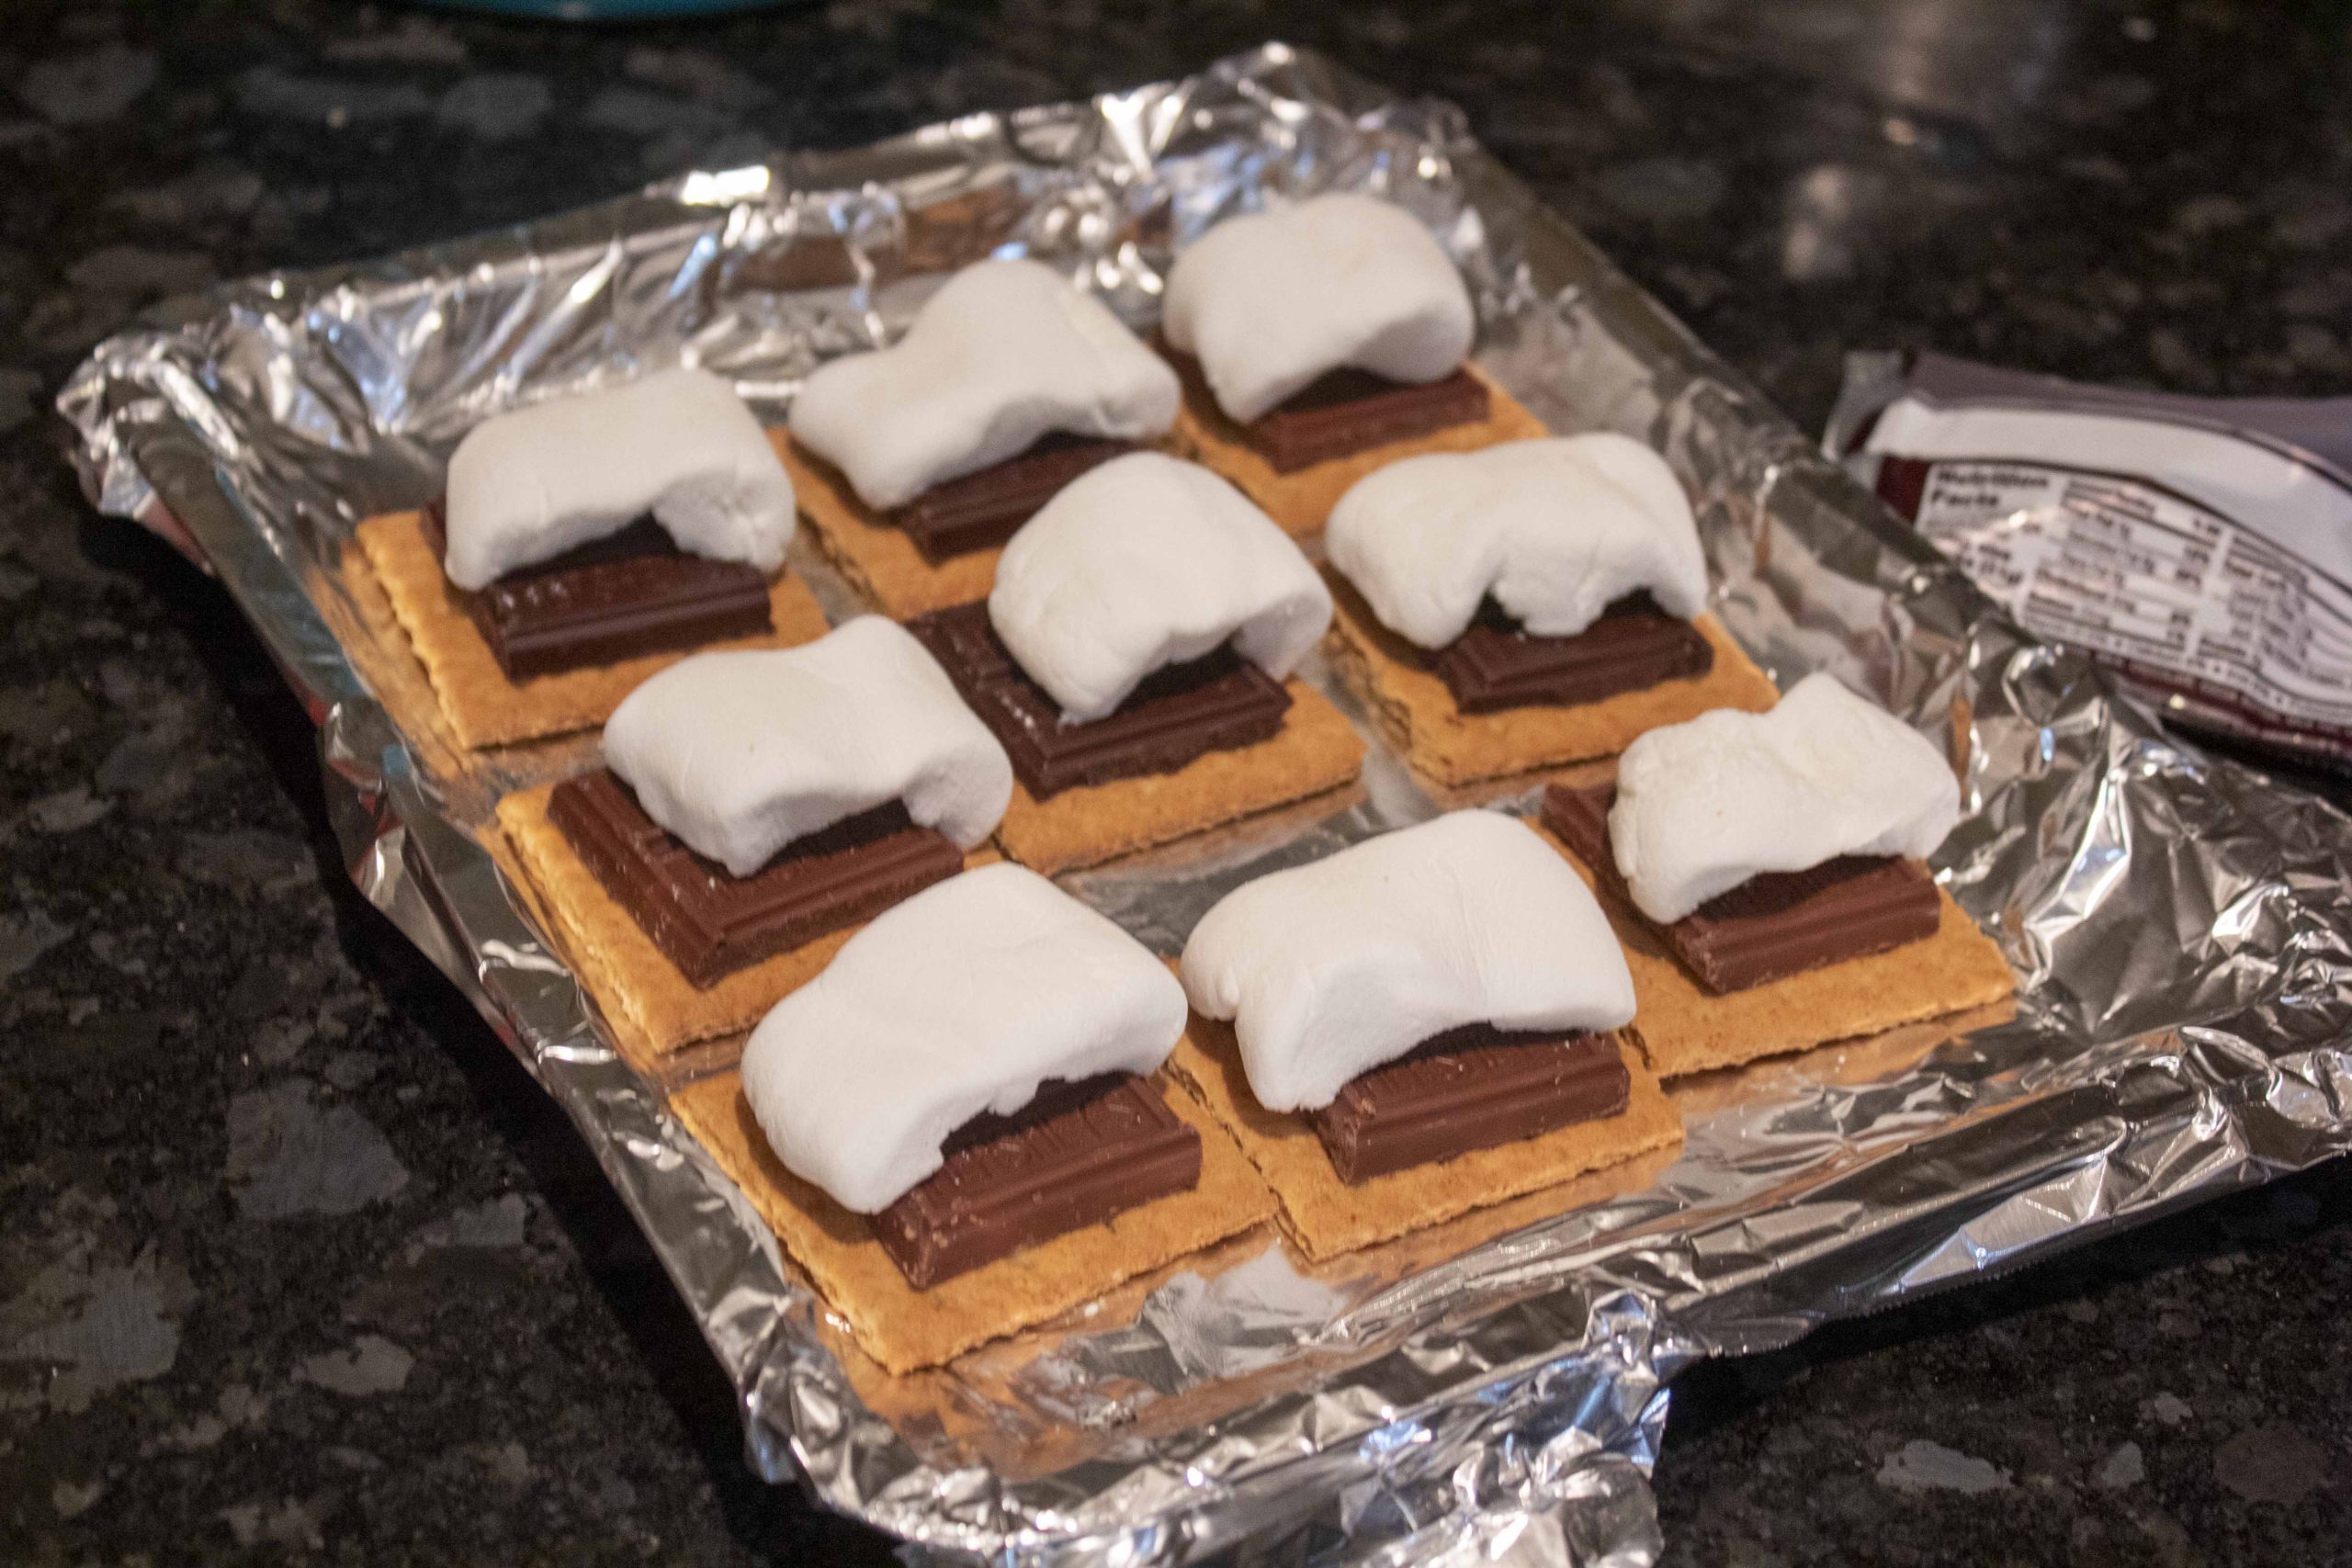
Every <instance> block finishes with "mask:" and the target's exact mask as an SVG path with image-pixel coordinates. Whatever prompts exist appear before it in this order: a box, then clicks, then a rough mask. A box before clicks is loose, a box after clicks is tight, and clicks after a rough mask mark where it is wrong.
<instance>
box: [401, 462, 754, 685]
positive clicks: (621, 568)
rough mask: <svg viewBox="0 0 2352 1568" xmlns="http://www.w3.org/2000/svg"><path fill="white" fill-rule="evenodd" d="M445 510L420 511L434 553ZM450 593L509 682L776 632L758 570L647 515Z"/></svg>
mask: <svg viewBox="0 0 2352 1568" xmlns="http://www.w3.org/2000/svg"><path fill="white" fill-rule="evenodd" d="M442 504H443V503H442V502H439V501H435V502H433V503H432V504H431V505H430V506H428V507H427V508H426V509H425V513H424V531H425V536H426V537H427V538H428V539H430V540H431V541H432V543H433V548H434V551H435V554H446V553H447V542H446V538H445V536H444V531H443V527H442V511H441V509H442ZM452 586H453V590H454V591H455V592H457V594H458V597H459V598H460V599H462V600H464V601H465V604H466V609H467V612H468V613H469V615H472V616H473V621H474V625H475V626H477V627H479V628H480V629H481V635H482V640H483V641H485V642H487V643H489V644H490V651H491V652H492V654H493V655H494V656H495V657H496V658H497V660H498V667H499V668H500V669H501V670H503V671H506V674H507V678H508V679H509V680H515V681H524V680H528V679H529V678H530V677H532V676H534V675H550V674H553V673H555V672H556V671H560V670H577V669H579V668H581V667H582V665H590V664H613V663H616V662H618V661H619V660H624V659H634V658H637V657H638V656H639V655H640V654H647V653H663V652H668V651H670V650H671V649H686V648H700V647H702V646H704V645H705V644H707V643H713V642H724V641H726V640H727V639H729V638H730V637H755V636H758V635H759V634H760V633H762V632H766V631H771V630H773V629H775V628H774V626H772V624H771V622H770V619H769V613H768V580H767V578H766V576H765V575H764V574H763V573H762V572H761V571H760V570H759V569H758V568H757V567H753V566H747V565H745V564H744V563H743V562H741V561H729V560H713V559H712V558H709V557H708V556H698V555H694V554H690V553H689V552H687V551H684V550H682V549H680V548H678V547H677V545H676V544H675V543H674V542H673V540H672V539H671V537H670V536H669V534H668V533H667V532H665V531H664V530H663V529H662V525H660V524H658V523H656V522H654V521H653V519H652V518H650V517H640V518H639V519H638V520H637V521H636V522H634V523H632V524H630V525H628V527H626V528H623V529H621V530H620V531H619V532H618V533H615V534H607V535H605V536H604V537H603V538H601V539H592V540H590V541H589V542H588V543H586V544H584V545H582V546H580V547H577V548H574V549H570V550H566V551H565V552H564V553H563V554H561V555H560V556H557V557H555V558H553V559H551V560H545V561H541V562H539V563H538V564H537V565H536V566H526V567H521V568H518V569H516V570H514V571H510V572H508V573H507V574H506V575H505V576H503V577H502V578H500V579H498V580H497V581H495V582H492V584H491V585H490V586H489V587H487V588H485V589H482V590H481V592H466V591H465V590H463V589H456V588H455V587H454V585H452Z"/></svg>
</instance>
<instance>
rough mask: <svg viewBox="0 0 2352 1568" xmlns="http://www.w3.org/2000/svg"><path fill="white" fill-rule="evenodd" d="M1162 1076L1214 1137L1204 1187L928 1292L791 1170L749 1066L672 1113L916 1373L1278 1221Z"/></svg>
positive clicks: (883, 1357) (838, 1305)
mask: <svg viewBox="0 0 2352 1568" xmlns="http://www.w3.org/2000/svg"><path fill="white" fill-rule="evenodd" d="M1154 1082H1155V1083H1157V1084H1158V1085H1159V1089H1160V1092H1161V1094H1162V1095H1163V1096H1164V1097H1165V1098H1166V1099H1167V1101H1168V1105H1169V1108H1170V1110H1172V1111H1175V1112H1176V1114H1177V1115H1179V1116H1181V1117H1182V1118H1183V1119H1184V1121H1185V1122H1188V1123H1190V1124H1191V1125H1192V1126H1193V1127H1194V1128H1195V1129H1197V1130H1198V1131H1199V1133H1200V1134H1201V1179H1200V1181H1199V1182H1198V1183H1197V1184H1196V1185H1195V1186H1194V1187H1193V1190H1191V1191H1189V1192H1176V1193H1171V1194H1170V1195H1169V1196H1167V1197H1165V1198H1159V1199H1155V1200H1153V1201H1151V1202H1148V1203H1146V1204H1143V1205H1141V1206H1140V1207H1137V1208H1134V1209H1130V1210H1128V1211H1127V1212H1126V1213H1123V1214H1115V1215H1114V1216H1112V1217H1111V1218H1110V1219H1108V1220H1106V1221H1104V1222H1103V1223H1102V1224H1094V1225H1089V1226H1087V1227H1086V1228H1085V1229H1083V1230H1077V1231H1071V1232H1069V1234H1067V1235H1058V1236H1055V1237H1054V1238H1052V1239H1051V1240H1049V1241H1043V1242H1040V1243H1038V1244H1037V1245H1036V1246H1035V1247H1023V1248H1022V1249H1021V1250H1020V1251H1018V1252H1016V1253H1014V1254H1013V1255H1012V1256H1011V1257H1010V1258H999V1259H998V1260H997V1261H995V1262H993V1263H989V1264H983V1265H982V1266H981V1267H979V1268H978V1269H973V1270H972V1271H971V1272H969V1273H967V1274H959V1275H957V1276H956V1277H955V1278H954V1279H952V1280H941V1281H940V1282H939V1283H938V1284H936V1285H933V1287H931V1289H929V1290H927V1291H918V1290H916V1289H915V1288H914V1287H913V1286H911V1285H910V1284H908V1283H907V1280H906V1276H904V1275H903V1274H901V1273H899V1268H898V1265H897V1264H895V1263H893V1262H891V1261H890V1258H889V1255H888V1254H887V1253H885V1252H884V1251H883V1250H882V1244H881V1243H879V1242H877V1241H876V1240H875V1239H874V1233H873V1231H872V1229H871V1228H870V1227H869V1226H868V1225H867V1224H866V1222H865V1218H864V1217H863V1216H862V1215H858V1214H854V1213H850V1212H849V1211H848V1210H846V1209H844V1208H842V1206H841V1205H840V1204H838V1203H836V1202H834V1201H832V1199H831V1198H830V1197H828V1196H827V1195H826V1194H825V1193H824V1192H823V1191H821V1190H819V1189H818V1188H816V1187H814V1186H812V1185H810V1184H809V1183H808V1182H806V1181H803V1180H801V1179H799V1178H798V1177H797V1176H795V1175H793V1174H792V1173H791V1172H790V1171H788V1170H786V1168H785V1167H784V1162H783V1161H781V1160H779V1159H777V1158H776V1156H775V1150H774V1149H772V1148H770V1147H769V1145H768V1141H767V1138H766V1136H765V1134H763V1133H762V1132H761V1131H760V1125H759V1122H757V1120H755V1119H754V1118H753V1116H752V1108H751V1104H750V1102H749V1101H748V1100H745V1099H744V1097H743V1082H742V1077H741V1074H740V1073H734V1072H729V1073H723V1074H720V1075H719V1076H718V1077H709V1078H705V1079H703V1080H702V1081H701V1082H699V1083H695V1084H691V1085H689V1086H687V1087H686V1088H685V1089H681V1090H680V1091H679V1092H678V1093H677V1094H675V1095H673V1097H672V1098H671V1100H670V1109H671V1110H672V1111H673V1112H675V1113H676V1115H677V1118H678V1120H679V1121H680V1122H682V1123H684V1126H685V1129H686V1131H687V1132H688V1133H690V1134H693V1135H694V1137H695V1141H696V1142H698V1143H700V1144H701V1145H702V1146H703V1147H704V1148H705V1149H707V1150H708V1151H709V1152H710V1156H711V1157H712V1158H713V1159H714V1160H716V1161H718V1168H719V1169H720V1170H722V1171H724V1172H726V1174H727V1177H728V1179H729V1180H731V1181H733V1182H734V1183H735V1185H736V1186H738V1187H740V1188H741V1189H742V1190H743V1195H744V1196H745V1197H747V1198H749V1199H750V1200H751V1201H752V1207H753V1208H754V1209H756V1210H758V1211H759V1213H760V1217H761V1218H762V1219H763V1220H765V1221H766V1222H767V1223H768V1226H769V1228H770V1229H771V1230H773V1231H774V1232H775V1237H776V1240H777V1241H778V1242H779V1243H781V1244H782V1246H783V1247H784V1249H785V1251H786V1252H787V1253H789V1254H791V1256H792V1258H793V1260H794V1261H795V1262H797V1263H798V1264H799V1265H800V1267H801V1268H802V1269H806V1270H807V1271H808V1273H809V1278H810V1279H811V1280H813V1281H814V1282H815V1284H816V1287H817V1289H818V1290H819V1291H820V1292H822V1293H823V1295H824V1297H825V1300H826V1302H827V1303H829V1304H830V1305H831V1307H832V1309H833V1311H834V1312H835V1313H836V1314H840V1316H842V1318H844V1319H846V1320H847V1321H848V1324H849V1327H850V1331H851V1333H852V1334H854V1336H855V1337H856V1338H857V1343H858V1346H859V1348H861V1349H863V1350H864V1351H865V1353H866V1354H867V1355H869V1356H871V1357H873V1358H874V1359H875V1360H876V1361H878V1362H880V1363H881V1364H882V1366H883V1367H885V1368H886V1369H888V1371H893V1372H907V1371H915V1370H917V1369H919V1368H922V1367H933V1366H938V1365H939V1364H941V1363H942V1362H944V1361H946V1360H947V1359H950V1358H951V1357H954V1356H956V1355H958V1354H960V1353H961V1352H963V1351H965V1350H968V1349H970V1348H973V1347H974V1346H977V1345H980V1344H983V1343H985V1342H987V1341H988V1340H990V1339H997V1338H1001V1337H1004V1336H1005V1335H1008V1334H1012V1333H1015V1332H1017V1331H1018V1330H1021V1329H1023V1328H1026V1327H1029V1326H1031V1325H1034V1324H1039V1323H1044V1322H1046V1321H1047V1320H1048V1319H1051V1318H1053V1317H1055V1316H1057V1315H1058V1314H1062V1313H1065V1312H1068V1311H1069V1310H1070V1309H1071V1308H1072V1307H1076V1306H1079V1305H1080V1304H1082V1303H1088V1302H1091V1301H1097V1300H1099V1299H1100V1298H1102V1297H1103V1294H1104V1293H1105V1292H1108V1291H1110V1290H1111V1289H1112V1288H1113V1287H1114V1286H1115V1285H1117V1284H1118V1283H1120V1281H1122V1280H1127V1279H1131V1278H1133V1277H1134V1276H1135V1275H1137V1274H1141V1273H1144V1272H1146V1271H1147V1270H1149V1269H1157V1268H1159V1266H1160V1265H1162V1264H1164V1263H1169V1262H1172V1261H1174V1260H1175V1259H1176V1258H1182V1257H1184V1256H1186V1255H1187V1254H1190V1253H1193V1252H1197V1251H1199V1250H1200V1249H1202V1248H1203V1247H1207V1246H1209V1245H1210V1244H1211V1243H1213V1242H1218V1241H1222V1240H1224V1239H1225V1238H1226V1237H1227V1236H1230V1235H1237V1234H1238V1233H1239V1232H1242V1231H1245V1230H1248V1229H1250V1227H1251V1226H1253V1225H1256V1224H1260V1223H1261V1222H1262V1221H1264V1220H1266V1219H1268V1218H1270V1217H1272V1214H1273V1212H1274V1200H1273V1194H1272V1193H1270V1192H1268V1191H1267V1190H1266V1187H1265V1184H1264V1183H1263V1182H1261V1181H1260V1180H1259V1179H1258V1176H1257V1173H1256V1172H1255V1171H1253V1170H1252V1169H1251V1168H1250V1162H1249V1161H1248V1160H1246V1159H1244V1158H1242V1156H1241V1151H1240V1150H1238V1149H1237V1148H1235V1147H1234V1145H1233V1141H1232V1140H1231V1139H1230V1138H1228V1137H1227V1136H1226V1134H1224V1132H1223V1131H1222V1130H1221V1129H1219V1127H1218V1126H1217V1124H1216V1122H1215V1121H1214V1120H1212V1119H1211V1118H1210V1117H1209V1115H1208V1113H1207V1112H1206V1111H1203V1110H1202V1109H1201V1108H1200V1107H1199V1106H1198V1105H1195V1104H1194V1103H1193V1100H1191V1098H1190V1097H1189V1096H1187V1095H1185V1094H1183V1093H1182V1092H1181V1091H1178V1090H1176V1089H1173V1088H1172V1087H1171V1086H1170V1085H1169V1084H1168V1083H1167V1082H1166V1081H1165V1079H1164V1078H1162V1077H1157V1076H1156V1077H1155V1078H1154Z"/></svg>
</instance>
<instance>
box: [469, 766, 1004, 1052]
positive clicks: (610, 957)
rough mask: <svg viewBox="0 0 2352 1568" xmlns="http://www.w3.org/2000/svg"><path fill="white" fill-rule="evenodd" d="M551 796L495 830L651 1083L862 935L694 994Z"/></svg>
mask: <svg viewBox="0 0 2352 1568" xmlns="http://www.w3.org/2000/svg"><path fill="white" fill-rule="evenodd" d="M555 788H556V786H555V785H554V784H542V785H540V786H539V787H538V788H537V789H526V790H522V791H518V792H517V793H515V794H514V795H508V796H506V797H505V798H504V799H503V800H501V801H500V802H499V803H498V825H499V827H500V828H501V829H503V831H504V832H505V835H506V840H507V842H508V843H509V844H510V845H512V846H513V848H514V851H515V858H516V859H517V860H518V861H519V862H520V863H521V864H522V867H523V870H524V872H525V873H526V880H527V885H528V886H529V888H530V890H531V892H532V893H534V894H535V895H537V900H536V901H537V910H536V912H537V913H538V914H539V915H540V917H541V920H542V924H543V925H544V926H545V927H546V928H547V929H548V931H549V933H550V934H551V935H552V936H554V937H555V938H556V940H557V941H559V942H561V943H562V944H563V947H564V949H565V951H566V953H567V954H568V955H569V956H570V957H571V959H572V961H573V962H572V970H573V973H575V974H576V975H577V976H579V977H580V983H581V984H582V986H584V987H587V989H588V994H589V995H590V996H592V997H594V998H595V1000H596V1005H597V1007H598V1008H600V1009H602V1010H603V1011H604V1014H605V1021H606V1022H608V1023H609V1024H610V1025H611V1026H612V1031H613V1038H614V1043H615V1044H616V1046H617V1047H618V1048H619V1050H620V1053H621V1055H623V1056H624V1057H626V1058H627V1059H628V1063H629V1065H630V1066H633V1067H636V1068H637V1069H638V1070H639V1072H640V1073H643V1074H644V1075H645V1076H646V1077H650V1078H656V1079H660V1078H662V1077H666V1076H668V1073H667V1069H668V1067H669V1066H670V1060H671V1058H673V1057H674V1056H675V1055H676V1054H677V1053H679V1052H681V1051H683V1050H684V1048H685V1047H687V1046H689V1045H692V1044H694V1043H696V1042H697V1041H702V1040H710V1039H715V1038H717V1037H718V1036H720V1035H724V1034H733V1033H736V1032H741V1031H742V1030H745V1029H748V1028H750V1027H751V1026H752V1024H754V1023H757V1022H758V1021H760V1019H761V1018H762V1017H763V1016H764V1015H765V1014H766V1012H767V1010H768V1009H770V1008H772V1007H774V1006H775V1004H776V1003H777V1002H779V1001H781V1000H783V999H784V998H785V997H786V996H787V995H788V994H790V993H791V992H793V991H795V990H797V989H798V988H799V987H802V986H805V985H807V984H808V983H809V981H810V980H812V979H815V978H816V976H817V974H818V971H820V970H821V969H823V968H824V967H825V965H826V964H830V963H831V962H832V960H833V954H834V953H839V952H840V951H841V950H842V944H843V943H844V942H848V941H849V939H850V938H851V937H853V936H854V935H856V934H857V932H858V931H862V930H864V929H865V926H864V923H863V922H861V923H859V924H858V925H854V926H845V927H843V928H842V929H841V930H840V931H829V932H827V933H826V934H825V935H823V936H820V937H819V938H817V939H816V940H815V941H814V942H808V943H805V944H803V945H802V946H799V947H796V948H791V949H788V950H787V951H786V952H783V953H777V954H775V956H774V957H772V958H763V959H762V960H760V961H759V962H758V963H757V964H751V965H749V966H747V967H745V968H741V969H738V970H736V971H735V972H734V973H732V974H729V975H722V976H719V977H718V979H717V980H715V981H713V982H712V983H711V984H710V985H709V986H707V987H697V986H696V985H695V983H694V982H693V981H691V980H689V979H687V978H686V977H685V976H684V975H682V974H680V973H679V972H678V966H677V965H676V964H673V963H671V962H670V957H669V954H667V953H663V952H662V950H661V949H660V948H659V947H656V946H655V945H654V944H653V939H652V938H650V937H649V936H647V935H646V934H645V928H644V927H642V926H640V925H639V924H638V923H637V919H636V917H634V916H632V915H631V914H630V913H629V912H628V910H627V909H625V908H622V907H621V906H620V904H619V902H618V901H617V900H616V899H615V898H614V897H613V896H612V895H611V894H610V893H607V892H606V891H605V885H604V883H603V882H602V881H600V880H599V879H598V878H597V875H596V874H595V873H594V872H593V871H591V870H589V869H588V866H587V864H586V863H584V862H583V861H582V860H581V858H580V855H579V852H577V851H576V850H574V849H573V848H572V847H571V840H570V839H568V838H566V837H565V836H564V834H563V830H562V829H560V828H558V827H557V826H556V825H555V824H554V822H553V821H551V820H550V819H549V818H548V798H549V797H550V796H551V795H554V793H555ZM997 858H998V857H997V856H996V855H995V853H993V852H990V851H987V850H982V851H979V852H976V853H974V854H969V855H967V856H965V857H964V864H965V867H966V869H967V870H968V869H970V868H971V867H973V866H976V865H984V864H987V863H989V862H991V861H994V860H995V859H997Z"/></svg>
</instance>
